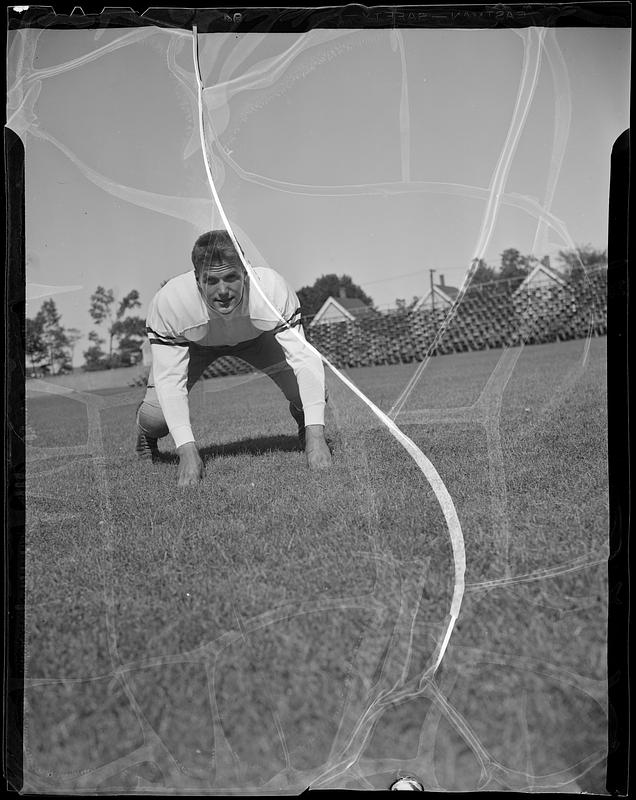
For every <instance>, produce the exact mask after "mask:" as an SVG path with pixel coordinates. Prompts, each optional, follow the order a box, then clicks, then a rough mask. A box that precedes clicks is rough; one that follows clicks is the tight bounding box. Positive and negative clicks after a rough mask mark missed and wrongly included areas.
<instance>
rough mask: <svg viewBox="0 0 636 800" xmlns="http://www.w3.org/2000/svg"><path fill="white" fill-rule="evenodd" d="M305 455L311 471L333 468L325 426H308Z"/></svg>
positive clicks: (306, 429)
mask: <svg viewBox="0 0 636 800" xmlns="http://www.w3.org/2000/svg"><path fill="white" fill-rule="evenodd" d="M305 455H306V456H307V464H308V465H309V468H310V469H328V468H329V467H330V466H331V451H330V450H329V447H328V446H327V442H326V441H325V426H324V425H307V427H306V428H305Z"/></svg>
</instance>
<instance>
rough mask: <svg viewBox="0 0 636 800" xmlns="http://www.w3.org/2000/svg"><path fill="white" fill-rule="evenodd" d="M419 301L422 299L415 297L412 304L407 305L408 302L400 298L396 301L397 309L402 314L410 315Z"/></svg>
mask: <svg viewBox="0 0 636 800" xmlns="http://www.w3.org/2000/svg"><path fill="white" fill-rule="evenodd" d="M419 299H420V298H419V297H417V295H413V299H412V300H411V302H410V303H407V302H406V300H404V299H403V298H401V297H400V298H398V299H397V300H396V301H395V308H396V310H397V311H401V312H402V313H408V312H409V311H411V310H412V309H413V307H414V306H415V305H416V304H417V301H418V300H419Z"/></svg>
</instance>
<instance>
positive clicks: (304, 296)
mask: <svg viewBox="0 0 636 800" xmlns="http://www.w3.org/2000/svg"><path fill="white" fill-rule="evenodd" d="M341 290H342V291H343V292H344V295H345V297H352V298H357V299H358V300H362V302H363V303H365V304H366V305H368V306H369V307H370V308H373V300H372V299H371V298H370V297H369V296H368V295H367V294H365V293H364V291H363V290H362V289H361V288H360V287H359V286H358V285H357V284H355V283H354V282H353V280H352V279H351V277H350V276H349V275H340V276H338V275H335V274H330V275H322V276H321V277H320V278H318V279H317V280H316V282H315V283H314V284H313V286H303V287H302V289H299V290H298V292H297V293H296V294H297V295H298V299H299V300H300V308H301V310H302V314H303V316H304V317H313V316H314V315H315V314H317V313H318V311H319V309H320V307H321V306H322V304H323V303H324V302H325V300H326V299H327V298H328V297H335V298H338V297H341V293H340V292H341Z"/></svg>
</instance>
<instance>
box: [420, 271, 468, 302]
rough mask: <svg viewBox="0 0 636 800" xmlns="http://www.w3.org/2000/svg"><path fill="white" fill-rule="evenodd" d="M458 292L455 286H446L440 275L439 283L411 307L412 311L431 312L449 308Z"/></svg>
mask: <svg viewBox="0 0 636 800" xmlns="http://www.w3.org/2000/svg"><path fill="white" fill-rule="evenodd" d="M458 291H459V289H457V288H456V287H455V286H447V285H446V283H445V282H444V276H443V275H440V276H439V283H438V284H434V285H433V289H432V290H431V289H429V290H428V292H427V293H426V294H425V295H424V297H420V299H419V300H418V301H417V303H416V304H415V305H414V306H413V311H422V310H424V311H431V310H432V309H440V308H450V306H452V304H453V300H454V299H455V297H456V296H457V292H458Z"/></svg>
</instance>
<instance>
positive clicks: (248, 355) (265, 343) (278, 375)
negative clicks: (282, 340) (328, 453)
mask: <svg viewBox="0 0 636 800" xmlns="http://www.w3.org/2000/svg"><path fill="white" fill-rule="evenodd" d="M237 355H239V356H240V358H242V359H243V361H246V362H247V363H248V364H250V365H251V366H252V367H255V368H256V369H257V370H259V371H260V372H263V373H265V375H268V376H269V377H270V378H271V379H272V380H273V381H274V383H275V384H276V385H277V386H278V388H279V389H280V390H281V392H282V393H283V394H284V395H285V397H286V399H287V400H288V401H289V412H290V414H291V415H292V417H293V418H294V420H295V422H296V424H297V426H298V441H299V442H300V446H301V447H302V449H303V450H304V449H305V414H304V413H303V403H302V400H301V399H300V391H299V390H298V381H297V380H296V376H295V375H294V371H293V369H292V368H291V367H290V366H289V364H288V363H287V361H286V360H285V353H284V352H283V348H282V347H281V346H280V344H279V343H278V342H277V341H276V338H275V336H273V335H272V334H270V333H263V334H262V335H261V336H259V337H258V339H254V341H253V342H251V343H250V345H249V346H248V347H246V348H245V349H242V350H241V352H240V354H239V353H237Z"/></svg>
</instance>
